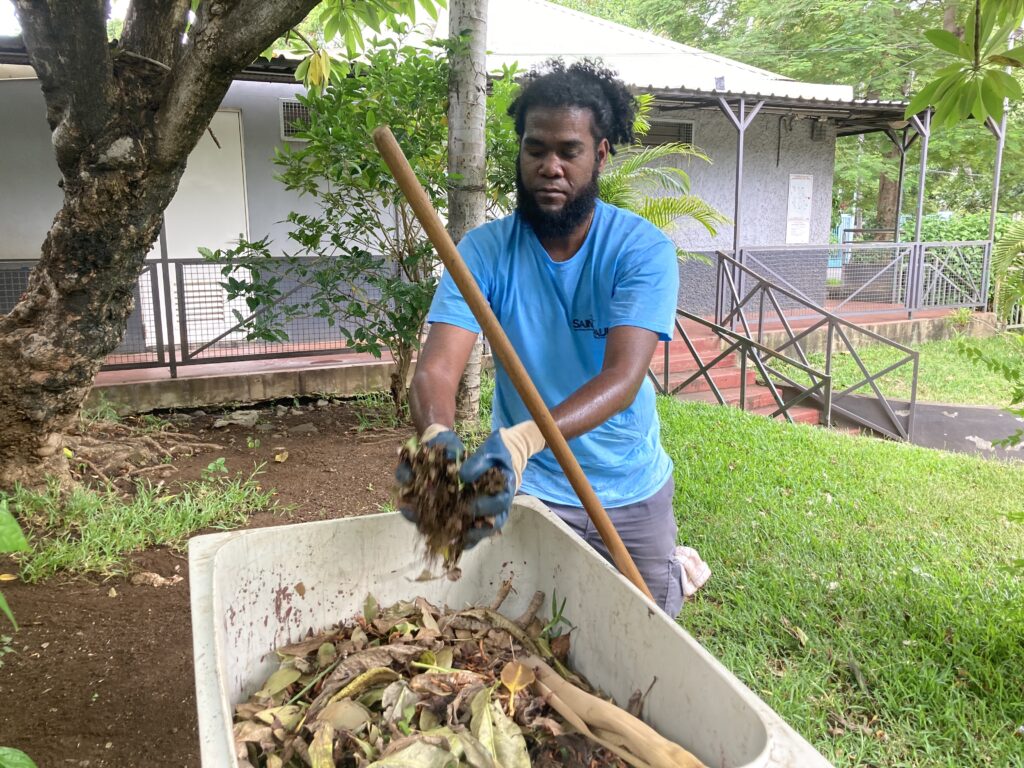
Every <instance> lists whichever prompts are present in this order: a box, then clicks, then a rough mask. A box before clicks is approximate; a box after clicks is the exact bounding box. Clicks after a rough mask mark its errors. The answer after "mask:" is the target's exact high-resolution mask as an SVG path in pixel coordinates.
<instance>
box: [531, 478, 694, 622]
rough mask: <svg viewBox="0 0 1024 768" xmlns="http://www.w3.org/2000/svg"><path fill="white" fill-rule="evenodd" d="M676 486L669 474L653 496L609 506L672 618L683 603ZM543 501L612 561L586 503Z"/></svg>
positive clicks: (654, 592)
mask: <svg viewBox="0 0 1024 768" xmlns="http://www.w3.org/2000/svg"><path fill="white" fill-rule="evenodd" d="M674 490H675V482H674V481H673V480H672V478H669V480H668V482H667V483H665V485H663V486H662V487H661V489H660V490H658V491H657V492H656V493H655V494H654V495H653V496H651V497H650V498H648V499H645V500H644V501H641V502H637V503H636V504H628V505H627V506H625V507H615V508H614V509H608V510H606V511H607V512H608V517H610V518H611V521H612V524H613V525H614V526H615V530H616V531H618V532H619V536H620V537H621V538H622V543H623V544H625V545H626V549H627V550H628V551H629V555H630V557H632V558H633V562H634V563H635V564H636V567H637V570H638V571H640V575H641V576H643V579H644V582H645V583H646V584H647V588H648V589H649V590H650V591H651V595H653V596H654V602H656V603H657V604H658V605H659V606H660V607H661V609H662V610H663V611H665V613H667V614H668V615H669V616H671V617H672V618H673V619H674V618H675V617H676V616H677V615H679V611H680V610H681V609H682V607H683V568H682V564H681V563H680V562H679V560H678V559H677V558H676V556H675V549H676V534H677V533H678V529H677V527H676V516H675V512H674V511H673V509H672V494H673V491H674ZM541 501H544V500H543V499H541ZM544 504H545V505H547V506H548V507H549V508H550V509H551V511H552V512H554V513H555V514H556V515H558V517H560V518H561V519H562V521H563V522H565V524H566V525H568V526H569V527H570V528H572V529H573V531H575V532H576V533H577V534H578V535H579V536H580V537H581V538H582V539H583V540H584V541H586V542H587V543H588V544H589V545H590V546H591V547H593V548H594V549H596V550H597V551H598V552H599V553H600V554H601V555H602V556H603V557H604V558H605V560H607V561H608V562H612V557H611V554H610V553H609V552H608V549H607V548H606V547H605V545H604V542H603V541H602V540H601V535H600V534H599V533H598V532H597V528H595V527H594V524H593V523H592V522H591V521H590V516H589V515H588V514H587V512H586V510H585V509H583V507H567V506H564V505H562V504H554V503H552V502H550V501H544Z"/></svg>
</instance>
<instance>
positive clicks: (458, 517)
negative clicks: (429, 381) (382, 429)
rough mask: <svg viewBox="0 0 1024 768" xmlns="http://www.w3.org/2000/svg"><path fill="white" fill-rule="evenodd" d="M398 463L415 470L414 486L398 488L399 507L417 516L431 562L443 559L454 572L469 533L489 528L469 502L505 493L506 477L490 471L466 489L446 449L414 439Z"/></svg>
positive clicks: (401, 453)
mask: <svg viewBox="0 0 1024 768" xmlns="http://www.w3.org/2000/svg"><path fill="white" fill-rule="evenodd" d="M399 461H404V462H408V463H409V466H410V467H411V468H412V478H411V482H409V483H408V484H406V485H403V486H400V487H399V488H398V503H399V505H400V506H401V507H403V508H405V509H411V510H413V512H415V514H416V528H417V529H418V530H419V532H420V534H421V535H422V536H423V541H424V543H425V544H426V547H427V555H428V558H429V559H431V560H435V559H438V558H440V559H442V560H443V561H444V566H445V568H448V569H449V570H451V569H454V567H455V565H456V564H457V563H458V562H459V558H460V557H461V556H462V551H463V550H464V549H465V547H466V535H467V533H468V532H469V529H470V528H471V527H472V526H474V525H476V526H484V525H488V524H490V523H489V522H488V521H487V520H481V519H478V518H474V517H473V514H472V512H470V508H469V505H470V502H471V501H472V500H473V498H474V497H475V496H476V495H477V494H490V493H496V492H499V491H501V490H504V488H505V477H504V475H502V473H501V472H500V471H499V470H497V469H490V470H488V471H487V472H485V473H484V474H483V475H482V476H481V477H480V479H479V480H477V481H476V482H475V483H473V484H472V485H466V484H464V483H463V482H462V481H461V480H460V479H459V463H458V462H456V461H451V460H449V459H448V458H447V456H446V455H445V448H444V447H443V446H440V445H435V446H430V445H420V444H419V443H418V441H417V440H416V439H415V438H413V439H412V440H410V441H409V442H408V443H406V444H405V445H404V446H403V447H402V450H401V452H400V453H399Z"/></svg>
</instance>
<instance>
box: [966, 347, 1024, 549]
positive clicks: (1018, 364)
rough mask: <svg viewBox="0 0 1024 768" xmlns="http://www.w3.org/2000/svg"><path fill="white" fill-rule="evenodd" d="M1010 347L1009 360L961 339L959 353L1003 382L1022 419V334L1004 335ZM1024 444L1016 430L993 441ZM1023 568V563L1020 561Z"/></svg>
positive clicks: (1023, 432)
mask: <svg viewBox="0 0 1024 768" xmlns="http://www.w3.org/2000/svg"><path fill="white" fill-rule="evenodd" d="M1004 337H1005V338H1006V339H1007V340H1008V343H1009V344H1010V345H1011V348H1012V349H1011V354H1010V356H1009V358H1008V357H1007V356H1006V355H996V354H992V353H991V351H989V350H986V349H985V348H984V347H983V346H981V345H980V344H979V343H978V342H977V341H975V340H973V339H962V340H961V342H960V344H961V347H960V348H961V351H962V353H963V355H964V357H966V358H967V359H968V360H970V361H971V362H973V363H976V364H980V365H983V366H985V368H987V369H988V370H989V371H991V372H992V373H993V374H995V375H997V376H999V377H1001V378H1002V379H1004V380H1005V382H1006V383H1007V385H1008V386H1009V388H1010V407H1009V410H1010V412H1011V413H1014V414H1016V415H1017V416H1021V417H1024V334H1019V333H1017V334H1013V333H1007V334H1004ZM1022 442H1024V429H1018V430H1017V431H1016V432H1014V433H1013V434H1012V435H1010V436H1009V437H1007V438H1005V439H1002V440H997V441H995V444H996V445H1019V444H1020V443H1022ZM1021 564H1022V567H1024V561H1022V563H1021Z"/></svg>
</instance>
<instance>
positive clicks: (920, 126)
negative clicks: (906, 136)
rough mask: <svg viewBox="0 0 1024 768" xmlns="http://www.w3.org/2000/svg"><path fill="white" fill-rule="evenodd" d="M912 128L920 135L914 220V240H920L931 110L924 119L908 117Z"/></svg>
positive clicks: (916, 241)
mask: <svg viewBox="0 0 1024 768" xmlns="http://www.w3.org/2000/svg"><path fill="white" fill-rule="evenodd" d="M910 119H911V121H912V122H913V124H914V128H915V129H916V130H917V132H918V133H919V134H920V135H921V165H920V171H919V172H918V177H919V178H918V181H917V220H916V221H915V222H914V242H915V243H919V242H921V217H922V216H924V187H925V176H926V175H927V173H928V139H929V138H930V136H931V127H932V112H931V110H930V109H929V110H926V111H925V113H924V120H921V118H919V117H918V116H917V115H914V116H913V117H912V118H910Z"/></svg>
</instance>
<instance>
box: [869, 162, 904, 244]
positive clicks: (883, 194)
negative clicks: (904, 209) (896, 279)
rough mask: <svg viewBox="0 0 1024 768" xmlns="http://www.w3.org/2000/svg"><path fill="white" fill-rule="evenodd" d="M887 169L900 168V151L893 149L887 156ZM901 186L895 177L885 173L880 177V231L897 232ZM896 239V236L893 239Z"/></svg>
mask: <svg viewBox="0 0 1024 768" xmlns="http://www.w3.org/2000/svg"><path fill="white" fill-rule="evenodd" d="M885 162H886V166H887V167H892V166H896V167H898V166H899V162H900V151H899V150H898V149H896V147H893V148H892V149H891V150H890V151H889V152H887V153H886V155H885ZM898 192H899V184H898V183H897V179H896V178H895V177H894V176H890V175H889V174H888V173H886V172H885V171H883V172H882V173H881V174H879V176H878V206H877V208H876V217H875V218H876V221H877V227H878V229H888V230H892V231H893V233H895V232H896V207H897V205H898V204H899V200H898V194H897V193H898ZM893 239H894V240H895V239H896V238H895V236H894V238H893Z"/></svg>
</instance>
